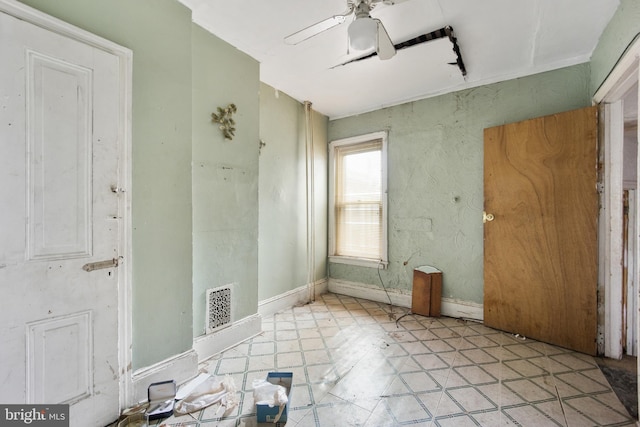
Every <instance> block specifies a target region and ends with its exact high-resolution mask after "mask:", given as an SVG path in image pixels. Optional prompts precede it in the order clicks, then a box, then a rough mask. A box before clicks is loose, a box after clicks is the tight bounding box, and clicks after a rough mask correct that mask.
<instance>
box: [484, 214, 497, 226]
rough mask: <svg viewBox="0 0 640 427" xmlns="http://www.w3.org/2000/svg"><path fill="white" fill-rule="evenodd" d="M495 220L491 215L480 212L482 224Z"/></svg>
mask: <svg viewBox="0 0 640 427" xmlns="http://www.w3.org/2000/svg"><path fill="white" fill-rule="evenodd" d="M494 219H495V217H494V216H493V214H488V213H486V212H484V211H483V212H482V223H483V224H484V223H486V222H491V221H493V220H494Z"/></svg>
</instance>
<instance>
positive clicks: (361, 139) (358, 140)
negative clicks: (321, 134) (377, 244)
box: [328, 131, 389, 268]
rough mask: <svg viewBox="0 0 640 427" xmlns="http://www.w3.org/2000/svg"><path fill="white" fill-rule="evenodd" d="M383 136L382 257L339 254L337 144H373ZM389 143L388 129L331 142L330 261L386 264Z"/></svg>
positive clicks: (356, 263) (361, 264) (367, 265)
mask: <svg viewBox="0 0 640 427" xmlns="http://www.w3.org/2000/svg"><path fill="white" fill-rule="evenodd" d="M376 140H380V141H381V149H380V150H381V151H380V154H381V156H380V157H381V158H380V162H381V166H382V174H381V181H382V182H381V187H382V188H381V204H382V215H381V221H382V239H381V246H382V247H381V248H380V249H381V254H380V255H381V256H380V259H373V258H362V257H352V256H344V255H336V254H335V253H336V231H337V227H336V215H335V209H336V200H335V197H336V194H335V193H336V191H335V185H336V179H335V178H336V176H335V174H336V171H335V165H336V148H338V147H344V146H350V145H358V144H363V145H364V144H369V143H371V142H372V141H376ZM387 145H388V132H387V131H380V132H372V133H368V134H364V135H358V136H353V137H349V138H342V139H337V140H334V141H331V142H330V143H329V200H328V205H329V215H328V217H329V257H328V258H329V262H331V263H339V264H350V265H356V266H360V267H373V268H381V267H382V268H386V267H387V265H388V263H389V259H388V241H389V240H388V226H387V224H388V207H387V198H388V187H387V175H388V172H387V167H388V165H387Z"/></svg>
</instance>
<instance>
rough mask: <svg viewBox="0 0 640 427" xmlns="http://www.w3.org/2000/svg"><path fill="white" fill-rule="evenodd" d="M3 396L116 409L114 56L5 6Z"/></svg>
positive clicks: (88, 410) (0, 19)
mask: <svg viewBox="0 0 640 427" xmlns="http://www.w3.org/2000/svg"><path fill="white" fill-rule="evenodd" d="M0 28H2V30H3V36H2V37H0V57H1V58H2V63H1V64H0V99H2V104H1V105H2V108H0V153H2V155H1V156H0V174H1V175H0V176H1V182H2V183H3V185H2V186H0V287H1V288H2V293H3V294H2V298H1V299H0V324H2V329H1V330H2V335H1V338H2V346H0V378H2V379H3V383H2V384H3V386H2V387H0V402H3V403H6V404H9V403H18V404H21V403H34V404H36V403H42V404H58V403H67V404H69V405H70V418H71V423H70V424H71V426H92V425H95V426H102V425H105V424H107V423H109V422H110V421H113V420H114V419H116V418H117V416H118V414H119V381H120V375H121V369H120V366H119V359H118V356H119V355H118V286H119V283H118V274H117V272H116V271H115V267H114V266H113V265H111V266H110V267H108V268H104V269H100V270H95V271H85V270H84V269H83V266H84V265H85V264H88V263H94V262H99V261H104V260H112V259H117V258H118V253H117V248H118V231H119V220H118V196H117V195H116V194H115V193H114V192H112V191H111V186H112V185H117V184H118V175H117V174H118V156H117V153H118V143H119V141H118V120H119V110H118V108H119V95H118V93H119V91H118V90H117V88H118V84H119V82H118V76H119V71H118V70H119V62H118V61H119V59H118V57H117V56H115V55H112V54H110V53H107V52H105V51H102V50H100V49H97V48H95V47H92V46H89V45H86V44H83V43H81V42H78V41H76V40H72V39H69V38H66V37H63V36H61V35H58V34H56V33H53V32H50V31H47V30H45V29H43V28H40V27H38V26H35V25H32V24H30V23H28V22H26V21H23V20H20V19H16V18H14V17H11V16H9V15H7V14H4V13H0Z"/></svg>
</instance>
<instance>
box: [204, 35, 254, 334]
mask: <svg viewBox="0 0 640 427" xmlns="http://www.w3.org/2000/svg"><path fill="white" fill-rule="evenodd" d="M192 49H193V50H192V52H193V117H192V122H193V335H194V336H198V335H202V334H204V332H205V330H204V328H205V295H206V290H207V289H209V288H215V287H218V286H222V285H228V284H232V285H233V300H234V303H233V304H232V317H233V319H234V321H235V320H240V319H242V318H244V317H247V316H250V315H252V314H255V313H256V312H257V307H258V151H259V139H260V138H259V135H258V133H259V132H258V130H259V121H260V119H259V116H260V111H259V110H260V102H259V92H260V83H259V64H258V62H256V61H255V60H254V59H252V58H250V57H249V56H247V55H245V54H243V53H242V52H240V51H238V50H237V49H236V48H234V47H232V46H230V45H229V44H227V43H225V42H223V41H222V40H220V39H219V38H217V37H215V36H213V35H211V34H210V33H209V32H207V31H206V30H204V29H202V28H200V27H199V26H197V25H194V26H193V46H192ZM230 103H234V104H235V105H236V107H237V108H238V111H237V113H235V114H234V116H233V118H234V120H235V121H236V133H235V135H236V136H235V137H234V138H233V140H231V141H230V140H226V139H224V136H223V134H222V132H221V131H220V130H219V129H218V125H217V124H214V123H212V122H211V113H212V112H216V110H217V107H226V106H227V105H229V104H230Z"/></svg>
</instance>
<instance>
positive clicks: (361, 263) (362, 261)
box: [329, 256, 389, 270]
mask: <svg viewBox="0 0 640 427" xmlns="http://www.w3.org/2000/svg"><path fill="white" fill-rule="evenodd" d="M329 262H333V263H336V264H350V265H356V266H358V267H371V268H382V269H383V270H386V269H387V266H388V265H389V261H383V260H379V259H369V258H354V257H347V256H330V257H329Z"/></svg>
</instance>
